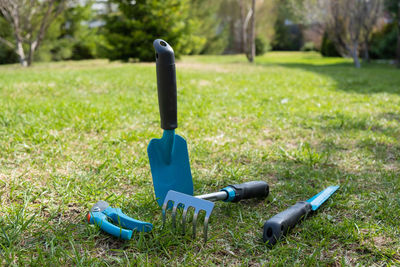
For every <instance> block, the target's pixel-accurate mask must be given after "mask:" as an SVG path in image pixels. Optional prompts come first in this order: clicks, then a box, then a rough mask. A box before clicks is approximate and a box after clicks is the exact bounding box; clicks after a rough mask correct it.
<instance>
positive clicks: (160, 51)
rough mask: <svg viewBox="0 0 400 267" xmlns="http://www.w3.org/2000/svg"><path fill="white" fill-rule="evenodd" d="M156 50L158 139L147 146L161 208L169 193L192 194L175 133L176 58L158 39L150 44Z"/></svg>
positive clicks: (183, 143)
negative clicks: (160, 136)
mask: <svg viewBox="0 0 400 267" xmlns="http://www.w3.org/2000/svg"><path fill="white" fill-rule="evenodd" d="M153 46H154V49H155V51H156V71H157V89H158V104H159V109H160V118H161V128H162V129H164V133H163V136H162V138H161V139H152V140H151V141H150V143H149V146H148V147H147V154H148V156H149V162H150V169H151V175H152V177H153V186H154V193H155V195H156V199H157V202H158V205H160V206H161V205H162V203H163V202H164V198H165V196H166V195H167V192H168V191H169V190H174V191H178V192H181V193H185V194H188V195H193V181H192V174H191V172H190V163H189V153H188V150H187V145H186V141H185V139H183V138H182V137H181V136H179V135H177V134H175V129H176V128H177V127H178V122H177V96H176V75H175V56H174V50H173V49H172V47H171V46H170V45H169V44H167V42H165V41H163V40H161V39H157V40H155V41H154V43H153Z"/></svg>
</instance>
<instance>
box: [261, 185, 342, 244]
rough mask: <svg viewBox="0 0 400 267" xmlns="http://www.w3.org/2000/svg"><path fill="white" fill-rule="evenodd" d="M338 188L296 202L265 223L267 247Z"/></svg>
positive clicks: (328, 189) (264, 239) (329, 188)
mask: <svg viewBox="0 0 400 267" xmlns="http://www.w3.org/2000/svg"><path fill="white" fill-rule="evenodd" d="M338 188H339V186H330V187H328V188H326V189H325V190H323V191H321V192H319V193H318V194H316V195H315V196H313V197H312V198H310V199H309V200H307V201H300V202H297V203H296V204H295V205H293V206H291V207H290V208H288V209H287V210H285V211H282V212H281V213H278V214H276V215H275V216H274V217H272V218H271V219H269V220H268V221H266V222H265V223H264V233H263V241H264V242H268V245H269V246H273V245H275V244H276V242H277V241H278V240H279V239H280V238H281V237H283V236H284V235H286V234H287V233H288V232H289V230H290V229H292V228H293V227H294V226H295V225H296V224H297V223H298V222H299V221H300V220H301V219H303V218H304V217H306V216H307V215H308V214H309V213H310V212H311V211H315V210H317V209H318V208H319V207H320V206H321V205H322V203H324V202H325V201H326V200H327V199H328V198H329V197H330V196H331V195H332V194H333V193H335V191H336V190H337V189H338Z"/></svg>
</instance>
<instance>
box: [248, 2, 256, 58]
mask: <svg viewBox="0 0 400 267" xmlns="http://www.w3.org/2000/svg"><path fill="white" fill-rule="evenodd" d="M251 9H252V11H253V12H252V13H253V14H252V16H251V21H250V42H248V43H249V44H250V51H249V52H248V54H247V59H248V60H249V62H254V58H255V57H256V42H255V40H256V0H253V1H252V3H251Z"/></svg>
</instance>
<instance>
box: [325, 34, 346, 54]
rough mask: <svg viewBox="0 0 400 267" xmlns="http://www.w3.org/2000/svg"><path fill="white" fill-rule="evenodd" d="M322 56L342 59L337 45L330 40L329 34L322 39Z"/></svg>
mask: <svg viewBox="0 0 400 267" xmlns="http://www.w3.org/2000/svg"><path fill="white" fill-rule="evenodd" d="M321 54H322V55H323V56H324V57H340V56H341V55H340V53H339V52H338V50H337V49H336V46H335V44H334V43H333V41H332V40H331V39H329V36H328V33H327V32H325V33H324V36H323V37H322V44H321Z"/></svg>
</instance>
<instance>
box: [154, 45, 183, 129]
mask: <svg viewBox="0 0 400 267" xmlns="http://www.w3.org/2000/svg"><path fill="white" fill-rule="evenodd" d="M153 46H154V49H155V51H156V71H157V89H158V105H159V108H160V118H161V128H162V129H164V130H173V129H176V128H177V127H178V120H177V104H176V102H177V100H176V73H175V55H174V50H173V49H172V47H171V46H170V45H169V44H168V43H167V42H165V41H164V40H161V39H157V40H155V41H154V42H153Z"/></svg>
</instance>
